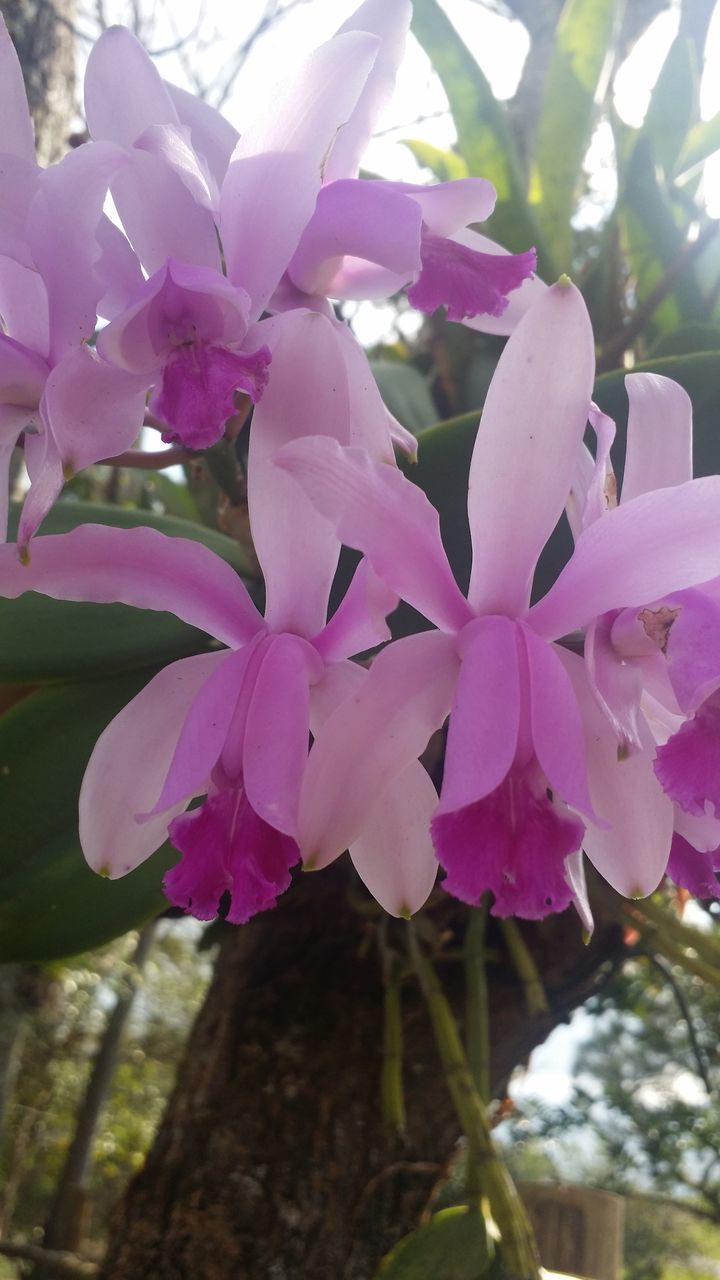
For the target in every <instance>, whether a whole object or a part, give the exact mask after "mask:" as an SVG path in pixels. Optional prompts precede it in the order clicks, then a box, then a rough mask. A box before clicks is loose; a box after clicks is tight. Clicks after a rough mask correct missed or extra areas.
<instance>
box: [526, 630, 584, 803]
mask: <svg viewBox="0 0 720 1280" xmlns="http://www.w3.org/2000/svg"><path fill="white" fill-rule="evenodd" d="M519 629H520V631H521V633H522V637H523V640H524V642H525V650H526V653H527V663H528V674H529V685H530V724H531V732H532V740H533V746H534V748H535V755H536V757H537V761H538V764H539V765H540V768H541V769H542V771H543V773H544V774H545V777H546V778H547V780H548V782H549V784H550V786H551V787H552V788H553V790H554V791H557V793H558V795H559V797H560V799H561V800H563V801H564V803H565V804H568V805H571V806H572V808H573V809H579V810H580V812H581V813H583V814H587V815H590V816H591V817H592V816H593V807H592V804H591V801H590V796H589V794H588V780H587V761H586V756H585V743H584V735H583V725H582V719H581V717H580V711H579V709H578V705H577V699H576V697H575V693H574V691H573V687H572V684H571V683H570V680H569V678H568V675H567V672H566V670H565V668H564V666H563V664H562V661H561V659H560V657H559V654H558V650H557V649H556V648H555V647H554V646H553V645H549V644H547V643H546V641H545V640H541V639H539V637H538V636H536V635H535V634H534V633H533V632H532V631H531V630H530V628H529V627H524V626H522V625H521V626H520V628H519Z"/></svg>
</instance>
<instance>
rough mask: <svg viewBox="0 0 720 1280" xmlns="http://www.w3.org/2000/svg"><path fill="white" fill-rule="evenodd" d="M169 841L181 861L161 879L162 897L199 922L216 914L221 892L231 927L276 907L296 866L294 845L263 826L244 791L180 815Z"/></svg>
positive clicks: (223, 793)
mask: <svg viewBox="0 0 720 1280" xmlns="http://www.w3.org/2000/svg"><path fill="white" fill-rule="evenodd" d="M170 839H171V840H172V842H173V844H174V845H175V846H176V848H178V849H180V850H181V851H182V854H183V858H182V860H181V862H179V863H178V865H177V866H175V867H173V868H172V870H171V871H169V872H168V873H167V875H166V876H165V881H164V889H165V893H166V895H167V897H168V898H169V899H170V901H171V902H174V903H175V904H176V905H177V906H180V907H183V908H185V910H187V911H190V912H192V914H193V915H194V916H197V917H198V919H200V920H211V919H212V918H213V916H215V915H216V914H217V912H218V910H219V908H220V900H221V898H222V896H223V894H224V893H225V892H228V893H229V894H230V907H229V910H228V912H227V915H226V917H225V918H226V920H228V921H229V922H230V923H231V924H245V922H246V921H247V920H250V919H251V918H252V917H253V916H254V915H257V913H258V911H267V910H269V909H270V908H271V907H274V906H275V904H276V902H277V899H278V897H279V895H280V894H281V893H284V892H285V890H286V889H287V888H288V887H289V885H290V880H291V876H290V868H291V867H292V866H294V865H295V863H296V862H297V861H298V847H297V845H296V844H295V841H294V840H290V839H288V837H287V836H285V835H282V834H281V833H280V832H279V831H276V830H275V828H274V827H271V826H269V825H268V824H267V823H266V822H263V820H262V818H260V817H259V816H258V814H256V813H255V812H254V810H253V808H252V806H251V805H250V803H249V801H248V799H247V796H246V795H245V793H244V791H243V790H242V788H238V789H236V790H229V789H223V790H222V791H218V792H215V794H214V795H212V796H209V797H208V799H207V800H206V801H205V803H204V804H203V805H201V807H200V808H199V809H193V810H192V812H190V813H183V814H180V816H179V817H177V818H175V820H174V821H173V822H172V823H171V824H170Z"/></svg>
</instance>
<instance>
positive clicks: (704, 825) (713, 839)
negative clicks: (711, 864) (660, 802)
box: [675, 805, 720, 853]
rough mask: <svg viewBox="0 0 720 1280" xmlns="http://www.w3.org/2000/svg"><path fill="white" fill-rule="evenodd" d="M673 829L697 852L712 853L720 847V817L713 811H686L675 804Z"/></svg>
mask: <svg viewBox="0 0 720 1280" xmlns="http://www.w3.org/2000/svg"><path fill="white" fill-rule="evenodd" d="M675 831H676V833H677V835H680V836H682V837H683V839H684V840H686V841H687V843H688V844H690V845H692V847H693V849H697V850H698V852H699V853H714V852H715V850H716V849H718V848H720V818H716V817H715V814H713V813H703V814H700V815H697V814H694V813H686V812H685V810H684V809H680V808H678V806H677V805H676V806H675Z"/></svg>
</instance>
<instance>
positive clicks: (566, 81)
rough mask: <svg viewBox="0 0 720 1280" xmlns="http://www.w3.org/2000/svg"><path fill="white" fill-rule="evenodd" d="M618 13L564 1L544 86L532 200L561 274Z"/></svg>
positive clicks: (600, 2) (580, 0)
mask: <svg viewBox="0 0 720 1280" xmlns="http://www.w3.org/2000/svg"><path fill="white" fill-rule="evenodd" d="M618 9H619V3H618V0H565V4H564V6H563V10H562V13H561V15H560V20H559V22H558V26H557V31H556V35H555V41H554V44H553V51H552V57H551V60H550V67H549V69H548V73H547V77H546V80H545V88H544V92H543V102H542V107H541V111H540V118H539V121H538V134H537V150H536V163H535V167H534V170H533V175H532V180H531V184H530V199H531V202H532V204H533V205H535V206H537V217H538V220H539V223H540V227H541V230H542V232H543V237H544V240H545V242H546V243H547V244H548V245H549V247H550V251H551V253H552V255H553V258H554V261H555V262H556V264H557V265H558V266H559V269H560V270H561V271H570V270H572V228H571V225H570V218H571V216H572V214H573V212H574V209H575V197H576V195H577V192H578V189H579V187H580V183H581V179H582V162H583V160H584V158H585V153H586V151H587V149H588V145H589V143H590V137H591V134H592V130H593V126H594V123H595V117H596V114H597V107H596V99H597V97H598V91H599V89H600V87H601V85H600V82H601V79H602V78H603V77H605V76H606V75H607V70H608V68H607V59H608V51H609V49H610V48H611V44H612V32H613V26H614V24H615V20H616V14H617V11H618Z"/></svg>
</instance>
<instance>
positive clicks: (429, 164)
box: [403, 138, 468, 182]
mask: <svg viewBox="0 0 720 1280" xmlns="http://www.w3.org/2000/svg"><path fill="white" fill-rule="evenodd" d="M403 146H404V147H407V149H408V151H411V152H412V154H413V155H414V157H415V159H416V160H417V162H418V164H421V165H422V166H423V168H425V169H429V170H430V172H431V173H432V174H433V176H434V177H435V178H437V180H438V182H451V181H453V180H454V179H455V178H467V176H468V167H467V164H466V162H465V160H463V158H462V156H459V155H458V153H457V151H444V150H443V149H442V147H434V146H433V144H432V142H424V141H422V140H421V139H420V138H405V139H404V140H403Z"/></svg>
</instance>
